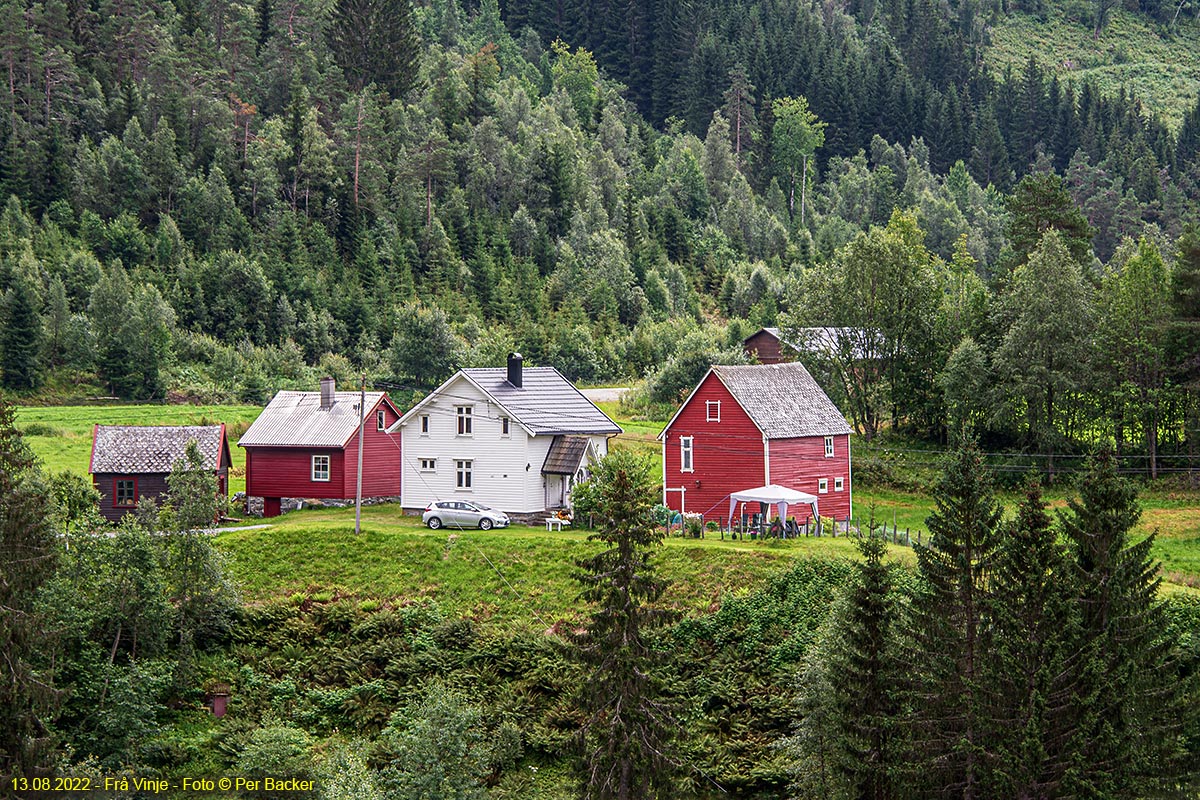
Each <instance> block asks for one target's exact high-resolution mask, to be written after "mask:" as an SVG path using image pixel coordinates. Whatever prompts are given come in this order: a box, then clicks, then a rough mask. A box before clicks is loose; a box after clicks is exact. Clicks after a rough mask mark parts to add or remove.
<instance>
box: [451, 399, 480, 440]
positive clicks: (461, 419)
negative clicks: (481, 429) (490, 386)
mask: <svg viewBox="0 0 1200 800" xmlns="http://www.w3.org/2000/svg"><path fill="white" fill-rule="evenodd" d="M454 416H455V423H456V425H457V427H456V428H455V431H456V434H455V435H457V436H462V437H464V438H467V437H472V436H474V435H475V423H474V422H472V420H474V419H475V407H474V406H455V407H454Z"/></svg>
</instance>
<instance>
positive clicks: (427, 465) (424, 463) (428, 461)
mask: <svg viewBox="0 0 1200 800" xmlns="http://www.w3.org/2000/svg"><path fill="white" fill-rule="evenodd" d="M421 472H437V459H436V458H422V459H421Z"/></svg>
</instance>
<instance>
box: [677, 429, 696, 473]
mask: <svg viewBox="0 0 1200 800" xmlns="http://www.w3.org/2000/svg"><path fill="white" fill-rule="evenodd" d="M694 469H695V468H694V467H693V466H692V437H691V436H681V437H679V471H680V472H692V471H694Z"/></svg>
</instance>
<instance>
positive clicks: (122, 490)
mask: <svg viewBox="0 0 1200 800" xmlns="http://www.w3.org/2000/svg"><path fill="white" fill-rule="evenodd" d="M113 505H114V506H121V507H123V508H130V507H132V506H136V505H137V478H117V479H116V480H115V481H113Z"/></svg>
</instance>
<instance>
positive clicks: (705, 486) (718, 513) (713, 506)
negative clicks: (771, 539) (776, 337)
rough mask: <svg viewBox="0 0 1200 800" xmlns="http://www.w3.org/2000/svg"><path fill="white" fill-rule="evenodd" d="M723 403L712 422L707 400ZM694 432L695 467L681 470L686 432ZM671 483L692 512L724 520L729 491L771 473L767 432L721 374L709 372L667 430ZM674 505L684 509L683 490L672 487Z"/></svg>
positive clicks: (670, 502)
mask: <svg viewBox="0 0 1200 800" xmlns="http://www.w3.org/2000/svg"><path fill="white" fill-rule="evenodd" d="M710 400H716V401H720V403H721V420H720V422H708V421H707V418H708V407H707V401H710ZM685 436H691V437H692V465H693V466H694V468H695V470H694V471H693V472H682V471H680V458H681V455H680V446H679V440H680V439H681V438H682V437H685ZM666 444H667V447H666V450H667V452H666V458H665V459H664V464H665V465H666V470H665V471H666V486H667V488H670V489H677V488H679V487H683V488H685V489H686V490H687V492H686V493H685V495H684V501H685V502H684V505H685V506H686V509H685V510H687V511H689V512H701V513H703V514H704V517H705V519H714V520H721V519H725V518H726V517H727V515H728V514H729V493H730V492H736V491H740V490H742V489H753V488H754V487H756V486H762V485H763V483H764V479H765V478H766V473H765V461H764V458H763V439H762V432H761V431H759V429H758V426H757V425H755V424H754V422H753V421H752V420H751V419H750V417H749V415H747V414H746V412H745V411H743V410H742V407H741V406H740V405H738V403H737V401H736V400H735V399H734V398H733V395H732V394H730V393H729V390H728V389H726V388H725V384H723V383H721V381H720V379H719V378H717V376H716V375H713V374H711V373H710V374H709V375H708V377H707V378H705V379H704V381H703V382H702V383H701V384H700V387H699V388H698V389H697V390H696V391H695V393H694V394H693V395H692V397H691V399H690V400H689V401H688V404H687V405H686V406H684V408H683V410H682V411H680V412H679V416H677V417H676V418H675V420H674V421H673V422H672V423H671V427H670V428H669V429H668V430H667V435H666ZM666 504H667V506H668V507H669V508H673V509H675V510H677V511H678V510H679V508H680V493H679V492H678V491H669V492H667V496H666Z"/></svg>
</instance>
